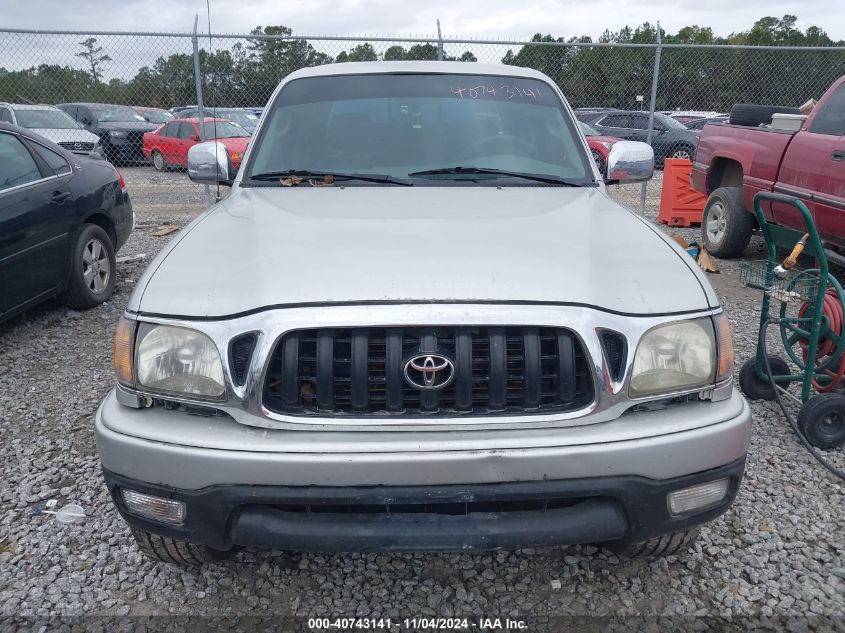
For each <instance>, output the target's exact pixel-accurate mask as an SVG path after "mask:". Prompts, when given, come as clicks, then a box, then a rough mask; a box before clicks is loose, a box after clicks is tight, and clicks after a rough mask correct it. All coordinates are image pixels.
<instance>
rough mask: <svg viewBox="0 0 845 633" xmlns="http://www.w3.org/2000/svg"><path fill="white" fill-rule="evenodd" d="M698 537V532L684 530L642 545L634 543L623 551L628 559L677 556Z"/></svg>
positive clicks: (655, 538)
mask: <svg viewBox="0 0 845 633" xmlns="http://www.w3.org/2000/svg"><path fill="white" fill-rule="evenodd" d="M697 536H698V530H696V529H691V530H684V531H682V532H672V533H670V534H663V535H661V536H655V537H654V538H652V539H649V540H647V541H644V542H642V543H634V544H633V545H630V546H628V548H627V549H625V551H624V554H625V555H626V556H628V557H630V558H634V557H637V558H658V557H660V556H671V555H672V554H677V553H678V552H680V551H681V550H683V549H685V548H686V547H688V546H689V544H690V543H692V542H693V541H694V540H695V539H696V537H697Z"/></svg>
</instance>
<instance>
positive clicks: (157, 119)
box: [132, 106, 174, 124]
mask: <svg viewBox="0 0 845 633" xmlns="http://www.w3.org/2000/svg"><path fill="white" fill-rule="evenodd" d="M132 109H133V110H135V112H137V113H138V114H140V115H141V116H142V117H144V120H145V121H149V122H150V123H158V124H161V123H168V122H169V121H172V120H173V119H174V116H173V115H172V114H171V113H170V112H168V111H167V110H162V109H161V108H146V107H142V106H133V107H132Z"/></svg>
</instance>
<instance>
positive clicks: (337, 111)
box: [244, 73, 594, 186]
mask: <svg viewBox="0 0 845 633" xmlns="http://www.w3.org/2000/svg"><path fill="white" fill-rule="evenodd" d="M264 116H265V118H266V122H265V124H264V125H263V126H262V128H261V132H260V136H259V138H258V140H257V147H256V148H255V152H254V155H253V158H252V159H251V161H250V162H251V164H250V165H248V166H247V169H246V170H245V175H244V182H245V183H247V182H249V181H250V179H252V178H254V180H253V182H254V183H257V182H264V183H266V181H267V180H269V179H270V178H268V176H272V175H273V174H282V173H286V172H300V171H301V172H320V173H340V174H360V175H366V174H370V175H373V174H378V175H382V176H388V177H390V178H394V179H398V178H401V179H405V180H407V179H409V178H411V179H412V180H413V182H414V183H416V184H425V183H428V184H433V183H439V182H443V181H450V182H449V184H466V185H477V184H485V183H487V184H496V185H502V184H507V185H510V184H514V185H516V184H519V185H539V184H545V185H546V186H548V183H542V182H541V181H539V180H537V179H534V180H530V179H528V178H521V177H519V176H518V175H515V174H530V175H533V176H542V177H549V179H548V180H550V181H551V180H555V179H556V180H559V181H564V180H565V181H566V183H567V184H569V185H571V184H583V185H592V184H594V181H593V175H592V171H591V169H590V168H589V163H588V162H587V160H586V156H585V153H584V151H583V147H582V145H581V141H580V138H579V136H578V132H577V131H576V128H575V124H574V122H573V120H572V117H571V116H570V115H569V114H568V113H567V112H566V111H565V110H564V107H563V103H562V102H561V100H560V98H559V97H558V96H557V94H556V93H555V92H554V90H553V88H552V87H551V86H550V85H549V84H547V83H546V82H543V81H540V80H538V79H533V78H525V77H508V76H497V75H462V74H420V73H416V74H373V75H337V76H327V77H309V78H303V79H296V80H294V81H291V82H290V83H289V84H287V85H286V86H285V87H284V88H283V89H282V91H281V92H280V93H279V96H278V98H277V99H276V100H275V102H274V103H273V104H272V106H271V108H270V109H269V111H266V112H265V114H264ZM457 167H460V168H461V169H454V168H457ZM497 172H498V173H497ZM363 184H366V183H363Z"/></svg>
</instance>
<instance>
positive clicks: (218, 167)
mask: <svg viewBox="0 0 845 633" xmlns="http://www.w3.org/2000/svg"><path fill="white" fill-rule="evenodd" d="M188 177H189V178H190V179H191V180H193V181H194V182H207V183H212V182H213V183H219V184H221V185H226V186H231V185H232V180H233V175H232V174H230V173H229V154H228V152H227V151H226V146H225V145H223V143H220V142H218V141H206V142H204V143H197V144H196V145H194V146H193V147H191V148H190V149H189V150H188Z"/></svg>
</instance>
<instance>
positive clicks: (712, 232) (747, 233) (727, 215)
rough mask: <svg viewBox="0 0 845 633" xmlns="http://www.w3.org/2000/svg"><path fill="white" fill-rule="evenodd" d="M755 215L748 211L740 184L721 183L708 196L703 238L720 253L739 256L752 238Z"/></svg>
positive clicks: (709, 249) (708, 250) (705, 207)
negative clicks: (725, 185) (737, 185)
mask: <svg viewBox="0 0 845 633" xmlns="http://www.w3.org/2000/svg"><path fill="white" fill-rule="evenodd" d="M753 230H754V216H752V215H751V214H750V213H746V211H745V206H744V205H743V203H742V189H741V188H740V187H719V188H718V189H716V190H714V191H713V193H711V194H710V197H709V198H707V204H706V205H704V213H703V215H702V218H701V238H702V240H703V241H704V244H705V246H707V252H709V253H710V254H711V255H715V256H716V257H739V256H740V255H742V253H743V251H745V247H746V246H748V242H749V241H750V240H751V233H752V231H753Z"/></svg>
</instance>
